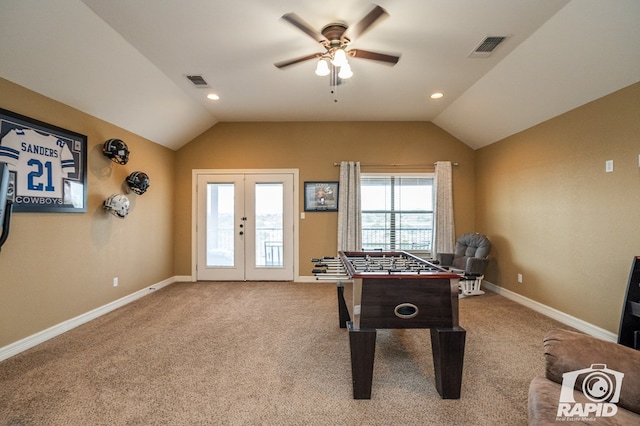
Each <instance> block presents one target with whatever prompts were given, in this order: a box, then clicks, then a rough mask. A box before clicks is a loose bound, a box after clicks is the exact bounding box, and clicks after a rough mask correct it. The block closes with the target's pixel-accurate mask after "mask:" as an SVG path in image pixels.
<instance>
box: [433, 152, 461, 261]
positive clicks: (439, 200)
mask: <svg viewBox="0 0 640 426" xmlns="http://www.w3.org/2000/svg"><path fill="white" fill-rule="evenodd" d="M435 174H436V177H435V187H436V202H435V206H434V216H435V219H434V228H435V229H434V240H435V244H434V250H433V257H434V258H435V256H436V254H437V253H453V249H454V246H455V238H456V237H455V233H456V231H455V224H454V220H453V189H452V185H451V181H452V179H451V162H450V161H438V162H437V163H436V173H435Z"/></svg>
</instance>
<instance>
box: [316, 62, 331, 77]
mask: <svg viewBox="0 0 640 426" xmlns="http://www.w3.org/2000/svg"><path fill="white" fill-rule="evenodd" d="M329 72H330V70H329V62H328V61H327V60H326V59H325V58H321V59H320V60H319V61H318V65H317V66H316V75H317V76H320V77H324V76H325V75H329Z"/></svg>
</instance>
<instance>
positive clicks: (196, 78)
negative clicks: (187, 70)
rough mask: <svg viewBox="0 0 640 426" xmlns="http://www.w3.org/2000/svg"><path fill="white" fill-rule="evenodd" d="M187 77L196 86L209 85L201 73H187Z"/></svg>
mask: <svg viewBox="0 0 640 426" xmlns="http://www.w3.org/2000/svg"><path fill="white" fill-rule="evenodd" d="M187 78H188V79H189V81H191V82H192V83H193V85H194V86H196V87H198V88H203V87H209V84H208V83H207V81H206V80H205V79H204V78H203V77H202V76H201V75H188V76H187Z"/></svg>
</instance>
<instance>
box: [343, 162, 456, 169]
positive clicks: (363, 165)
mask: <svg viewBox="0 0 640 426" xmlns="http://www.w3.org/2000/svg"><path fill="white" fill-rule="evenodd" d="M339 165H340V163H333V166H334V167H336V166H339ZM451 165H452V166H454V167H458V163H451ZM435 166H436V163H433V164H364V163H363V164H360V167H407V168H409V167H415V168H427V167H435Z"/></svg>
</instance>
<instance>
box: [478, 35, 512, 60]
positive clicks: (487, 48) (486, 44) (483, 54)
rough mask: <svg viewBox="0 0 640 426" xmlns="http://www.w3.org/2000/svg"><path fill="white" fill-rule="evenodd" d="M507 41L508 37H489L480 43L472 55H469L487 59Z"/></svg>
mask: <svg viewBox="0 0 640 426" xmlns="http://www.w3.org/2000/svg"><path fill="white" fill-rule="evenodd" d="M506 39H507V36H487V37H485V38H484V40H482V41H481V42H480V44H479V45H478V46H476V48H475V49H473V52H471V55H469V57H470V58H487V57H489V55H491V53H493V51H494V50H496V48H497V47H498V46H500V44H501V43H502V42H503V41H505V40H506Z"/></svg>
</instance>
